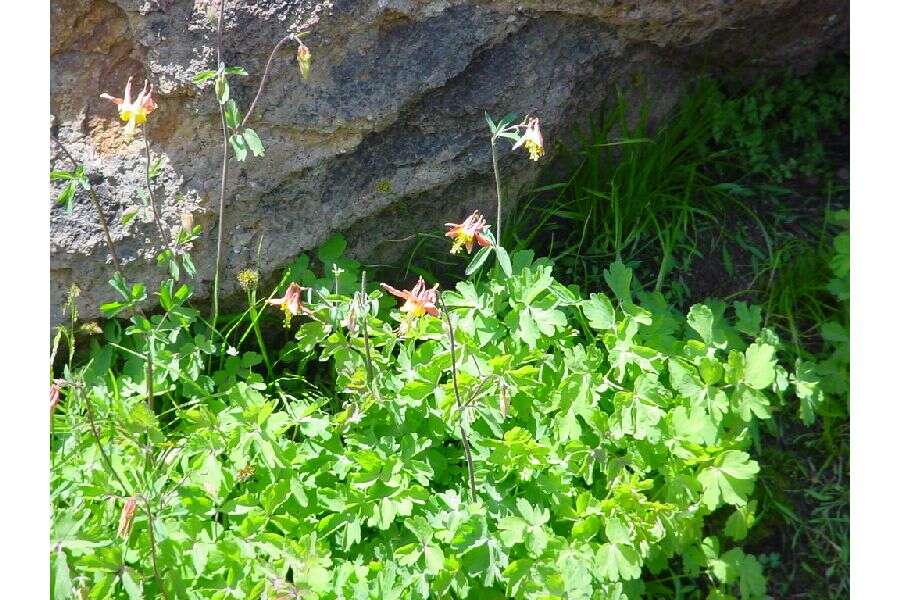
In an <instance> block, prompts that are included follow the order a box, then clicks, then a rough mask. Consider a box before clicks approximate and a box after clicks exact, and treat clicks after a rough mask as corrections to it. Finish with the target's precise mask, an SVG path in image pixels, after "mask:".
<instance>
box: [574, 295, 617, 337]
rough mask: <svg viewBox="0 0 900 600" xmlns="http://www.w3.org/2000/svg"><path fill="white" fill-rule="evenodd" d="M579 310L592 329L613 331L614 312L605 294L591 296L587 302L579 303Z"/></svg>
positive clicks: (614, 322) (614, 323) (614, 325)
mask: <svg viewBox="0 0 900 600" xmlns="http://www.w3.org/2000/svg"><path fill="white" fill-rule="evenodd" d="M581 309H582V310H583V311H584V316H586V317H587V318H588V323H589V324H590V326H591V327H593V328H594V329H601V330H602V329H615V327H616V311H615V309H614V308H613V305H612V302H610V300H609V298H608V297H607V296H606V294H591V296H590V299H589V300H587V301H582V302H581Z"/></svg>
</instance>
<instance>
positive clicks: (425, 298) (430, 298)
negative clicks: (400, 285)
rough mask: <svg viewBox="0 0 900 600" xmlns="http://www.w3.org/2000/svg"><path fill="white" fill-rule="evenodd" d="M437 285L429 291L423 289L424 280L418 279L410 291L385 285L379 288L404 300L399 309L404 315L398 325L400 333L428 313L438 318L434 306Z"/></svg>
mask: <svg viewBox="0 0 900 600" xmlns="http://www.w3.org/2000/svg"><path fill="white" fill-rule="evenodd" d="M438 285H439V284H437V283H436V284H434V287H433V288H431V289H430V290H429V289H425V280H424V279H422V278H421V277H419V281H418V282H417V283H416V285H415V286H414V287H413V289H411V290H402V291H401V290H398V289H395V288H392V287H391V286H389V285H388V284H386V283H382V284H381V287H383V288H384V289H385V290H387V291H388V292H390V293H392V294H393V295H395V296H397V297H398V298H402V299H404V300H406V303H405V304H404V305H403V306H402V307H400V312H405V313H406V318H405V319H404V320H403V323H401V325H400V332H401V333H403V332H405V331H406V329H407V327H408V326H409V323H410V322H411V321H412V320H413V319H417V318H419V317H421V316H422V315H424V314H425V313H428V314H429V315H431V316H433V317H436V316H438V309H437V305H436V302H437V289H438Z"/></svg>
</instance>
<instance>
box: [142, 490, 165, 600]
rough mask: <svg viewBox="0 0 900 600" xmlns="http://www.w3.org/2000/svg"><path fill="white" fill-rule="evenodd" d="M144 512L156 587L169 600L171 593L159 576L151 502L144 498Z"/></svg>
mask: <svg viewBox="0 0 900 600" xmlns="http://www.w3.org/2000/svg"><path fill="white" fill-rule="evenodd" d="M144 510H145V512H146V513H147V534H148V535H149V536H150V562H151V564H152V565H153V578H154V579H156V585H158V586H159V591H160V593H162V595H163V598H165V600H169V592H167V591H166V586H165V585H164V584H163V579H162V576H161V575H160V574H159V566H158V565H157V564H156V536H155V535H154V533H153V512H152V511H151V510H150V500H149V499H148V498H144Z"/></svg>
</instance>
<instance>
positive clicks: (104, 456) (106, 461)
mask: <svg viewBox="0 0 900 600" xmlns="http://www.w3.org/2000/svg"><path fill="white" fill-rule="evenodd" d="M72 387H73V389H76V390H79V392H80V393H81V399H82V401H84V408H85V413H86V414H87V418H88V424H89V425H90V427H91V433H92V434H93V436H94V441H95V442H96V443H97V449H98V450H99V451H100V458H102V459H103V463H104V464H105V465H106V468H107V470H108V471H109V473H110V475H112V476H113V477H114V478H115V480H116V481H117V482H118V483H119V485H120V486H121V487H122V492H123V493H124V494H125V495H126V496H129V495H131V494H130V493H129V492H128V486H127V485H125V482H124V481H122V478H121V477H119V474H118V473H117V472H116V470H115V469H114V468H113V465H112V461H111V460H109V455H108V454H107V453H106V449H105V448H104V447H103V442H101V441H100V432H99V431H97V423H96V420H95V419H94V409H93V408H92V407H91V401H90V400H88V397H87V394H85V393H84V391H83V390H82V389H81V386H80V385H75V384H73V386H72Z"/></svg>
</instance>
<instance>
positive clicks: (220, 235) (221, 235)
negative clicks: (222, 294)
mask: <svg viewBox="0 0 900 600" xmlns="http://www.w3.org/2000/svg"><path fill="white" fill-rule="evenodd" d="M224 25H225V0H220V1H219V24H218V29H217V34H216V68H219V67H220V66H221V64H222V29H223V27H224ZM216 104H217V105H218V107H219V119H220V120H221V122H222V177H221V179H220V181H219V223H218V227H217V233H216V267H215V271H214V273H213V290H212V292H213V293H212V301H213V306H212V316H211V317H210V322H211V324H212V328H213V330H215V328H216V322H217V321H218V320H219V273H220V272H221V266H222V243H223V240H224V239H225V229H224V227H225V182H226V180H227V179H228V123H227V122H226V121H225V106H224V105H223V104H222V103H221V102H219V100H218V98H216Z"/></svg>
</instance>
